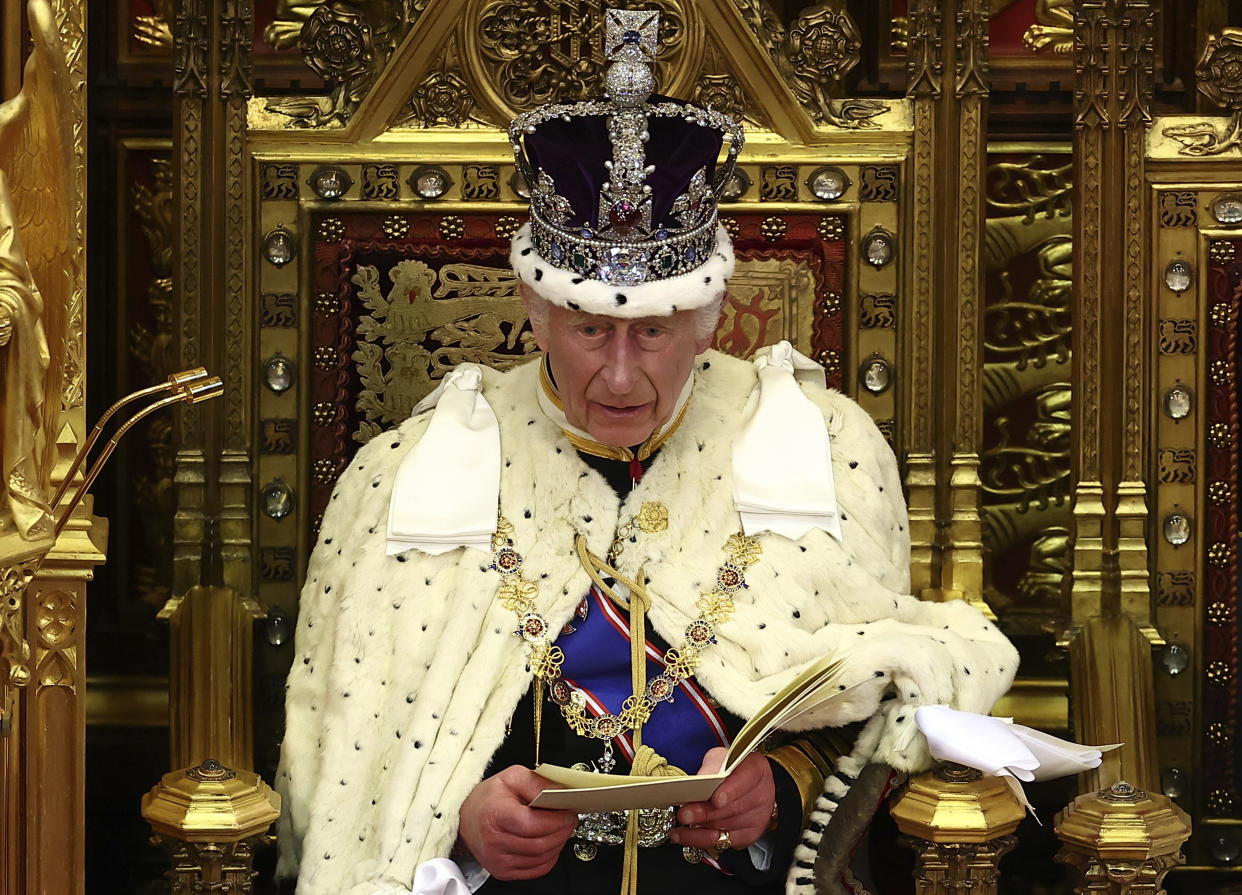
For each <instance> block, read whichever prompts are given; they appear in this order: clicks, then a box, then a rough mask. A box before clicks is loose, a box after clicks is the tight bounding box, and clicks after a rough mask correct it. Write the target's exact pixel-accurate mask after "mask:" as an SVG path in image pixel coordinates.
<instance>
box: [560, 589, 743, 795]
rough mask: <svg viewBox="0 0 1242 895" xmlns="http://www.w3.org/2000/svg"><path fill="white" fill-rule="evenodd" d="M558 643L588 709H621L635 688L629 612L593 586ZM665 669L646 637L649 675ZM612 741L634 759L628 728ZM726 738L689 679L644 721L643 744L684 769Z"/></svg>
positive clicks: (690, 769) (565, 669) (566, 672)
mask: <svg viewBox="0 0 1242 895" xmlns="http://www.w3.org/2000/svg"><path fill="white" fill-rule="evenodd" d="M556 644H557V646H559V647H560V648H561V649H562V650H563V651H564V653H565V661H564V664H562V666H561V673H562V674H563V676H564V678H565V682H566V683H568V684H569V685H570V686H571V687H573V688H574V689H575V690H578V691H580V692H581V693H582V694H583V695H584V696H585V697H586V700H587V710H588V711H590V712H591V714H593V715H595V716H599V715H601V714H604V713H605V712H611V713H613V714H617V713H618V712H620V711H621V706H622V704H623V703H624V702H625V700H626V699H627V698H629V696H630V695H631V694H632V692H633V691H632V689H631V687H632V681H631V674H630V622H629V616H628V615H627V614H626V613H625V612H623V611H622V610H620V609H618V607H617V606H616V605H615V604H613V602H612V601H611V600H609V599H608V598H607V597H606V596H604V595H603V594H601V593H600V592H599V590H598V589H597V588H595V587H592V588H591V590H590V592H589V593H588V594H587V596H586V597H585V598H584V599H583V601H582V605H580V606H579V607H578V611H577V612H576V613H575V615H574V617H573V619H571V621H570V624H569V625H567V626H566V627H565V629H564V630H563V631H562V632H561V636H560V637H558V638H557V641H556ZM709 648H710V647H709ZM663 671H664V654H663V652H662V651H661V650H659V649H657V648H656V647H655V646H653V645H652V643H651V641H650V640H648V641H647V680H648V681H650V680H651V679H652V678H653V677H655V676H656V675H658V674H660V673H662V672H663ZM612 742H613V747H614V748H616V749H618V750H619V751H620V752H621V754H623V755H624V756H625V757H626V760H627V761H629V762H631V763H632V762H633V760H634V743H633V739H632V734H631V732H628V731H627V732H626V733H625V734H623V735H621V736H618V737H614V738H613V741H612ZM729 742H730V735H729V731H728V729H727V728H726V727H725V723H724V720H723V719H722V718H721V716H720V713H719V712H718V711H717V710H716V708H715V707H714V706H713V705H712V704H711V703H710V702H709V701H708V699H707V695H706V694H705V693H704V692H703V690H702V689H700V688H699V686H698V685H697V684H695V683H694V679H693V678H691V679H688V680H684V681H682V682H681V683H680V684H678V685H677V689H676V690H675V691H674V695H673V699H672V700H671V701H665V702H659V703H656V708H655V711H654V712H653V713H652V715H651V718H650V719H649V720H648V721H647V723H646V724H644V725H643V744H644V745H647V746H650V747H651V748H652V749H654V750H655V751H656V752H658V753H659V754H660V755H662V756H664V758H665V759H667V760H668V763H669V764H672V765H676V766H677V767H679V768H681V769H682V770H683V771H685V772H686V773H687V774H694V773H696V772H697V771H698V770H699V767H700V766H701V765H702V763H703V755H704V753H706V752H707V750H708V749H711V748H712V747H714V746H726V747H727V746H728V745H729Z"/></svg>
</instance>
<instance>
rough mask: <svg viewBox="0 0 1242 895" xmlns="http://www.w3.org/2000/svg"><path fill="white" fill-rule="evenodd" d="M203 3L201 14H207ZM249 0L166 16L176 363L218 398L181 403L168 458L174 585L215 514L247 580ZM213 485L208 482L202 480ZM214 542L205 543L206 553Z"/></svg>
mask: <svg viewBox="0 0 1242 895" xmlns="http://www.w3.org/2000/svg"><path fill="white" fill-rule="evenodd" d="M209 13H210V14H209ZM253 31H254V14H253V5H252V3H251V2H250V0H225V2H222V3H220V4H217V5H211V4H208V3H207V2H206V0H183V2H182V4H181V8H180V10H179V11H178V13H177V17H176V31H175V56H174V58H175V68H176V74H177V79H176V82H175V84H174V89H175V92H176V97H177V108H178V112H179V126H178V133H177V135H176V139H175V150H176V154H177V157H178V163H179V168H180V174H181V176H180V178H179V180H178V194H177V197H176V198H177V207H178V209H179V211H180V227H181V230H180V234H179V249H180V252H179V262H180V264H179V267H178V276H177V287H176V290H177V291H176V296H177V310H178V314H179V319H180V324H181V326H180V349H181V359H182V365H183V366H185V367H193V366H197V365H200V364H203V365H206V366H209V367H211V368H213V369H220V370H221V371H222V377H223V379H224V402H223V407H222V409H221V410H220V412H218V413H216V414H214V415H213V416H211V417H209V418H205V419H204V420H203V421H202V422H199V421H197V420H195V419H194V418H193V415H192V414H182V419H181V427H182V428H181V442H182V444H181V450H180V451H179V452H178V457H177V472H176V481H177V486H178V490H177V495H178V498H177V513H176V517H175V523H174V525H175V529H176V530H175V535H174V573H173V592H174V593H185V591H186V590H187V589H188V588H190V587H193V586H194V585H196V584H199V583H200V582H201V581H202V579H203V575H204V573H203V570H202V567H203V562H204V560H207V561H208V562H209V564H214V562H215V557H214V556H204V554H203V545H204V540H205V539H206V540H212V539H213V538H214V533H213V532H211V531H209V529H208V526H207V520H208V519H209V518H212V517H214V518H216V519H217V520H218V523H219V530H218V536H219V548H218V549H219V556H220V560H221V566H222V573H223V579H224V582H225V583H226V584H228V585H230V586H232V587H234V588H236V589H237V591H238V592H239V593H249V592H250V591H251V590H252V588H253V582H252V580H251V576H252V564H251V561H250V542H251V511H250V491H251V473H250V456H249V450H248V448H249V445H250V436H251V418H250V416H251V414H250V410H249V396H250V375H251V370H250V366H251V364H250V345H251V320H250V313H249V311H248V308H249V303H248V298H249V293H250V290H249V280H248V264H249V259H250V256H251V254H252V253H251V252H250V251H249V246H248V245H247V244H246V226H245V222H246V195H247V190H246V152H245V140H246V103H247V100H248V99H249V97H250V96H251V95H252V94H253V92H254V91H253V78H254V65H253V36H252V35H253ZM213 484H215V485H218V487H216V488H213V487H211V486H212V485H213ZM215 549H216V547H215V546H214V545H212V546H211V547H209V550H210V551H211V552H212V553H214V551H215Z"/></svg>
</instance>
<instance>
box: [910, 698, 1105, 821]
mask: <svg viewBox="0 0 1242 895" xmlns="http://www.w3.org/2000/svg"><path fill="white" fill-rule="evenodd" d="M914 721H915V723H916V724H917V725H918V728H919V730H920V731H922V733H923V736H925V737H926V738H927V746H928V749H929V750H930V751H931V754H932V756H933V757H934V758H937V759H939V760H940V761H952V762H956V763H957V764H960V765H965V766H966V767H969V768H975V769H976V770H979V771H982V772H983V773H984V774H988V775H990V776H993V777H1000V778H1002V779H1003V780H1004V781H1005V782H1006V783H1008V784H1009V787H1010V789H1012V790H1013V792H1014V795H1016V796H1017V797H1018V799H1019V800H1020V801H1021V802H1022V804H1024V805H1025V806H1026V807H1027V810H1028V811H1033V809H1032V808H1031V803H1030V802H1029V801H1028V800H1027V798H1026V793H1025V791H1024V790H1023V789H1022V784H1021V783H1019V782H1018V781H1019V780H1021V781H1024V782H1027V783H1029V782H1031V781H1033V780H1055V779H1056V778H1058V777H1066V776H1068V775H1070V774H1078V773H1081V772H1083V771H1089V770H1091V769H1092V768H1098V767H1099V766H1100V761H1101V758H1102V756H1103V753H1105V752H1108V751H1109V750H1111V749H1116V748H1117V747H1118V745H1119V744H1113V745H1110V746H1080V745H1079V744H1078V743H1071V742H1069V741H1068V740H1062V739H1058V738H1057V737H1054V736H1050V735H1049V734H1046V733H1043V732H1042V731H1039V730H1032V729H1031V728H1030V727H1024V726H1022V725H1021V724H1014V723H1013V719H1012V718H993V717H991V716H989V715H976V714H975V713H974V712H959V711H957V710H955V709H951V708H949V707H948V706H944V705H925V706H920V707H919V709H918V711H916V712H915V713H914Z"/></svg>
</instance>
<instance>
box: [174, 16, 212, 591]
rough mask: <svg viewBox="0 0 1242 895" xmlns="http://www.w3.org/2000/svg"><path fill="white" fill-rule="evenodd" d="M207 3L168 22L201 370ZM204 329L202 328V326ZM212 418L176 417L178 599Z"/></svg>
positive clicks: (187, 334) (200, 508)
mask: <svg viewBox="0 0 1242 895" xmlns="http://www.w3.org/2000/svg"><path fill="white" fill-rule="evenodd" d="M207 21H208V19H207V0H181V2H180V3H179V4H178V7H177V15H176V18H175V19H174V23H173V72H174V81H173V93H174V95H175V97H176V99H175V108H176V116H177V118H176V120H177V124H176V131H175V133H174V135H173V153H174V155H175V157H176V159H177V171H178V174H179V176H178V177H177V178H175V181H174V196H173V198H174V206H175V207H176V209H177V212H178V213H177V217H176V221H177V227H178V232H177V270H176V276H175V277H174V278H173V283H174V297H175V302H176V313H177V318H178V323H179V327H178V333H177V335H178V339H177V342H178V346H177V347H178V350H179V351H180V357H181V363H180V364H179V366H181V367H182V368H189V367H194V366H198V365H200V364H205V363H206V362H207V360H208V358H207V353H206V351H205V350H204V348H205V345H204V340H203V332H204V329H205V328H206V331H207V332H210V322H209V321H207V320H206V318H205V316H204V315H205V312H206V310H207V308H208V307H209V303H208V302H207V301H205V299H204V296H205V295H210V292H209V291H208V290H209V289H210V283H209V281H208V271H207V269H206V265H207V264H209V263H210V259H209V257H208V258H204V240H205V239H208V233H207V231H206V230H205V227H206V220H205V218H206V217H207V215H206V214H205V209H204V207H203V203H204V201H206V200H205V198H204V197H208V196H210V195H211V192H212V191H211V183H210V180H209V179H208V176H207V175H208V170H207V167H206V165H205V162H206V159H207V147H206V145H205V144H206V138H207V122H206V119H207V116H208V108H209V100H208V95H207V84H208V80H209V67H208V43H207ZM204 324H206V327H205V326H204ZM210 420H211V417H210V416H204V415H200V414H197V413H187V412H186V411H184V410H182V411H181V412H180V413H179V415H178V423H179V425H178V429H179V431H180V435H181V438H180V447H179V448H178V450H177V462H176V471H175V473H174V475H173V478H174V481H175V483H176V486H177V510H176V513H175V515H174V517H173V593H184V592H185V591H186V590H188V589H189V588H191V587H193V586H194V585H196V584H198V583H199V581H200V580H201V572H202V562H203V553H202V547H203V537H204V534H205V533H206V513H207V511H208V507H207V505H206V504H207V478H208V470H207V457H206V452H205V450H206V443H207V442H206V439H207V436H206V431H205V429H206V427H207V426H208V425H209V424H210Z"/></svg>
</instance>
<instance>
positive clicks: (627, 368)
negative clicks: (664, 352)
mask: <svg viewBox="0 0 1242 895" xmlns="http://www.w3.org/2000/svg"><path fill="white" fill-rule="evenodd" d="M619 336H620V337H619V338H614V339H612V340H611V341H610V342H609V344H608V347H607V348H606V349H605V350H606V352H607V354H606V356H605V358H604V366H603V369H602V370H601V371H600V373H601V375H602V376H603V377H604V383H605V384H606V385H607V386H608V390H609V391H611V392H612V393H613V394H614V395H625V394H628V393H629V392H630V391H632V390H633V388H634V385H635V384H636V383H637V382H638V376H639V373H638V367H637V365H636V363H635V360H636V359H635V357H634V348H633V346H632V345H630V340H629V339H628V338H626V337H625V335H624V334H619Z"/></svg>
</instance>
